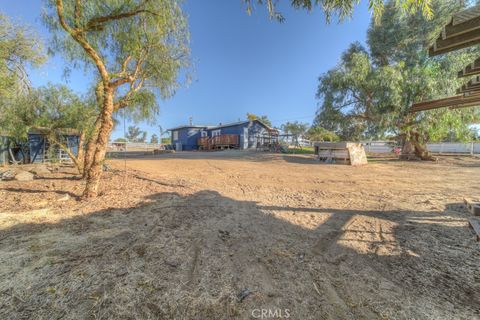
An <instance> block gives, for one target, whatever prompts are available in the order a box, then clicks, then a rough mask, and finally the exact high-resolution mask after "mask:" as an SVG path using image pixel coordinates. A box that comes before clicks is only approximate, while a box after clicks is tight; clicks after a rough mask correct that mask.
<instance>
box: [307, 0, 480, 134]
mask: <svg viewBox="0 0 480 320" xmlns="http://www.w3.org/2000/svg"><path fill="white" fill-rule="evenodd" d="M432 7H433V8H434V9H435V13H436V14H435V16H434V19H432V20H427V19H425V17H423V16H422V15H421V14H413V15H409V16H404V15H402V12H401V10H399V9H398V8H397V7H396V6H395V5H394V4H393V3H392V2H389V3H388V4H387V5H386V7H385V13H384V14H383V16H382V20H381V25H377V24H375V23H373V22H372V24H371V25H370V28H369V30H368V42H367V44H368V49H367V48H364V47H363V46H361V45H360V44H358V43H354V44H352V45H351V46H350V48H349V49H348V50H347V51H345V53H344V54H343V55H342V58H341V61H340V64H339V65H338V66H337V67H336V68H334V69H332V70H330V71H328V72H327V73H326V74H324V75H322V76H321V77H320V79H319V82H320V83H319V87H318V91H317V97H318V99H319V100H321V105H320V108H319V110H318V112H317V117H316V119H315V121H314V125H319V126H321V127H323V128H325V129H327V130H329V131H333V132H334V133H336V134H337V135H339V136H340V138H341V139H343V140H361V139H366V138H367V139H378V138H384V137H385V136H387V135H398V134H405V133H406V132H409V131H411V130H414V131H417V132H419V133H420V138H421V139H422V140H423V141H429V140H442V139H446V138H447V137H450V138H452V139H454V140H463V139H468V138H469V135H470V132H471V130H469V125H470V124H472V123H474V122H475V121H478V118H479V113H478V110H475V109H474V108H467V109H458V110H453V111H452V110H448V109H439V110H432V111H428V112H421V113H418V114H414V115H412V114H409V113H408V112H407V111H408V109H409V108H410V106H411V105H412V103H414V102H418V101H424V100H429V99H435V98H440V97H445V96H449V95H453V94H455V89H456V88H458V87H460V86H461V84H462V82H461V80H459V79H457V76H456V75H457V71H458V70H460V69H462V68H463V67H464V66H465V65H466V64H468V63H470V62H472V61H473V60H474V59H475V58H476V57H477V56H478V50H472V49H470V50H463V51H461V52H456V53H451V54H447V55H443V56H441V57H438V58H434V59H430V58H428V55H427V45H428V44H429V43H430V42H431V40H432V39H434V38H435V37H436V36H438V34H439V32H440V29H441V27H442V26H443V25H444V24H445V23H446V21H448V19H449V18H450V16H451V14H452V13H454V12H456V11H458V10H459V9H460V7H459V5H458V4H457V3H456V2H444V1H434V2H432ZM419 30H422V32H420V31H419Z"/></svg>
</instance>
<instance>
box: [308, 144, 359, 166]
mask: <svg viewBox="0 0 480 320" xmlns="http://www.w3.org/2000/svg"><path fill="white" fill-rule="evenodd" d="M313 145H314V147H315V154H316V155H317V157H318V160H319V161H321V162H325V163H345V164H350V165H352V166H356V165H363V164H367V155H366V154H365V149H364V148H363V145H362V144H361V143H353V142H315V143H314V144H313Z"/></svg>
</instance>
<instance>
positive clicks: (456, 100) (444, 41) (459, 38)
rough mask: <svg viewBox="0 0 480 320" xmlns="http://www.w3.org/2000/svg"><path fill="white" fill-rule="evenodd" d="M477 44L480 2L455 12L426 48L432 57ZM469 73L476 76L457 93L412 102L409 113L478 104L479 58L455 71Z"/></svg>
mask: <svg viewBox="0 0 480 320" xmlns="http://www.w3.org/2000/svg"><path fill="white" fill-rule="evenodd" d="M477 44H480V5H477V6H474V7H471V8H469V9H466V10H463V11H460V12H458V13H456V14H454V15H453V16H452V19H451V20H450V22H449V23H448V24H447V25H446V26H444V27H443V28H442V32H441V33H440V35H439V37H438V38H437V39H436V40H435V42H434V43H433V45H432V46H431V47H430V48H429V55H430V56H431V57H432V56H436V55H440V54H444V53H447V52H451V51H455V50H459V49H463V48H467V47H471V46H473V45H477ZM469 76H476V77H474V78H473V79H471V80H470V81H468V82H467V83H466V84H464V85H463V86H462V87H461V88H459V89H457V95H456V96H453V97H448V98H442V99H436V100H431V101H424V102H419V103H414V104H413V105H412V107H411V108H410V110H409V112H411V113H414V112H419V111H425V110H432V109H438V108H445V107H448V108H450V109H458V108H466V107H474V106H478V105H480V58H478V59H476V60H475V61H474V62H472V63H471V64H469V65H467V66H466V67H465V68H464V69H463V70H461V71H459V72H458V77H459V78H462V77H469Z"/></svg>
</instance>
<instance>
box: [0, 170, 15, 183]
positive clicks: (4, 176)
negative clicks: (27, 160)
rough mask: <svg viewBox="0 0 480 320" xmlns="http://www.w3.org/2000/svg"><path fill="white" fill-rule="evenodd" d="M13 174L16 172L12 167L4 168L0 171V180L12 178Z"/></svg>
mask: <svg viewBox="0 0 480 320" xmlns="http://www.w3.org/2000/svg"><path fill="white" fill-rule="evenodd" d="M15 174H16V172H15V170H13V169H7V170H4V171H2V172H0V180H5V181H8V180H13V179H14V178H15Z"/></svg>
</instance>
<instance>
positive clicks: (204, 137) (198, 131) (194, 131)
mask: <svg viewBox="0 0 480 320" xmlns="http://www.w3.org/2000/svg"><path fill="white" fill-rule="evenodd" d="M169 131H170V132H171V138H172V144H173V146H174V148H175V150H177V151H182V150H210V149H223V148H235V149H249V148H257V147H259V146H263V145H265V144H269V143H276V142H278V131H277V130H276V129H273V128H270V127H269V126H267V125H266V124H264V123H263V122H262V121H260V120H253V121H240V122H234V123H229V124H224V125H222V124H220V125H218V126H200V125H184V126H179V127H175V128H172V129H169Z"/></svg>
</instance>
